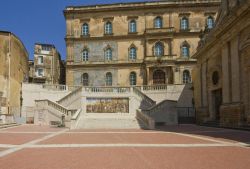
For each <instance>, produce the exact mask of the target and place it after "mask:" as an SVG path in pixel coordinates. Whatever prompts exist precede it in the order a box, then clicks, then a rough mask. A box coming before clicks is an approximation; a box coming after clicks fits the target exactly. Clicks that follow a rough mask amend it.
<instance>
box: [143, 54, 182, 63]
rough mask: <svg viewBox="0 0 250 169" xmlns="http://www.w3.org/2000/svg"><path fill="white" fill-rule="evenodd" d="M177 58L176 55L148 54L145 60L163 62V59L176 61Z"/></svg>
mask: <svg viewBox="0 0 250 169" xmlns="http://www.w3.org/2000/svg"><path fill="white" fill-rule="evenodd" d="M176 59H177V56H176V55H164V56H161V57H156V56H147V57H146V58H145V61H147V62H163V61H175V60H176Z"/></svg>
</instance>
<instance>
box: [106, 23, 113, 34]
mask: <svg viewBox="0 0 250 169" xmlns="http://www.w3.org/2000/svg"><path fill="white" fill-rule="evenodd" d="M105 34H107V35H110V34H112V23H111V22H109V21H108V22H106V24H105Z"/></svg>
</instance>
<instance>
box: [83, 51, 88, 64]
mask: <svg viewBox="0 0 250 169" xmlns="http://www.w3.org/2000/svg"><path fill="white" fill-rule="evenodd" d="M88 60H89V52H88V50H87V49H84V50H83V52H82V61H84V62H86V61H88Z"/></svg>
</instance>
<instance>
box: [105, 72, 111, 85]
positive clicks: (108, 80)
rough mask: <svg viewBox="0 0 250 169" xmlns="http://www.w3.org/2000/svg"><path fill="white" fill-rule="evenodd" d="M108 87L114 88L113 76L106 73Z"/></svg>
mask: <svg viewBox="0 0 250 169" xmlns="http://www.w3.org/2000/svg"><path fill="white" fill-rule="evenodd" d="M106 86H112V74H111V73H110V72H108V73H106Z"/></svg>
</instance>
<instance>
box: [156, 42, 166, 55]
mask: <svg viewBox="0 0 250 169" xmlns="http://www.w3.org/2000/svg"><path fill="white" fill-rule="evenodd" d="M163 49H164V48H163V44H162V43H161V42H157V43H156V44H155V47H154V55H155V56H157V57H161V56H163V55H164V52H163Z"/></svg>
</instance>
